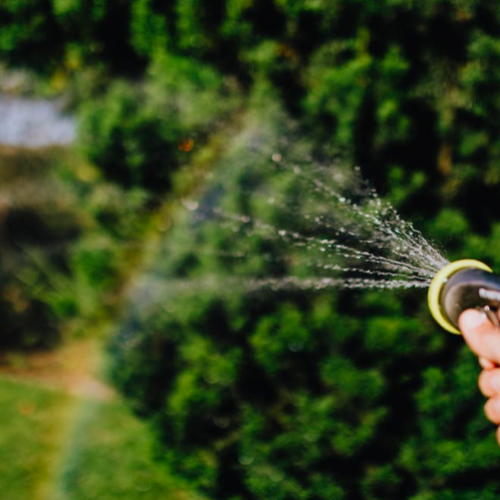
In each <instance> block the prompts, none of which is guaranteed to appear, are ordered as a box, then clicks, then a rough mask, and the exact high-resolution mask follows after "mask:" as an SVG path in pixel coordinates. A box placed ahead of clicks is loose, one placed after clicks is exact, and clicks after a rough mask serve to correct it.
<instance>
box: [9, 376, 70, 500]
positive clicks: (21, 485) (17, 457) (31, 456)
mask: <svg viewBox="0 0 500 500" xmlns="http://www.w3.org/2000/svg"><path fill="white" fill-rule="evenodd" d="M73 409H74V401H73V400H72V398H71V397H69V396H66V395H64V394H62V393H58V392H55V391H50V390H47V389H41V388H39V387H36V386H30V385H27V384H25V383H20V382H15V381H12V380H4V379H1V380H0V415H1V418H0V422H1V431H0V498H1V499H2V500H27V499H29V500H45V499H46V498H47V492H48V491H49V490H50V484H51V481H52V474H53V464H54V461H55V460H56V459H57V455H58V452H59V449H60V448H61V446H62V443H63V441H64V438H65V431H66V422H67V421H68V419H69V418H70V415H71V413H72V410H73Z"/></svg>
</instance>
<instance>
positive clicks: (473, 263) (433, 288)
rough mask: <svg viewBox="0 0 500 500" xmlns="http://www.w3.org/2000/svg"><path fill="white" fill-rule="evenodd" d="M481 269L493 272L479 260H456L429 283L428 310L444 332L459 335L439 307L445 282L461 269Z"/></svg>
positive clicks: (458, 331)
mask: <svg viewBox="0 0 500 500" xmlns="http://www.w3.org/2000/svg"><path fill="white" fill-rule="evenodd" d="M470 268H474V269H481V270H482V271H488V272H490V273H491V272H493V270H492V269H491V268H490V267H488V266H487V265H486V264H483V263H482V262H480V261H479V260H474V259H463V260H457V261H456V262H451V263H450V264H447V265H446V266H444V267H443V268H442V269H441V270H440V271H439V272H438V273H437V274H436V276H434V279H433V280H432V282H431V285H430V287H429V292H428V294H427V303H428V305H429V310H430V311H431V314H432V317H433V318H434V319H435V320H436V321H437V323H438V324H439V325H441V326H442V327H443V328H444V329H445V330H447V331H448V332H450V333H455V334H458V335H460V330H459V329H458V328H456V327H455V325H453V324H452V323H451V322H450V320H449V319H448V317H447V315H446V314H445V312H444V311H443V309H442V307H441V300H440V299H441V292H442V291H443V287H444V285H445V284H446V282H447V281H448V280H449V279H450V277H451V276H452V275H453V274H455V273H456V272H458V271H461V270H463V269H470Z"/></svg>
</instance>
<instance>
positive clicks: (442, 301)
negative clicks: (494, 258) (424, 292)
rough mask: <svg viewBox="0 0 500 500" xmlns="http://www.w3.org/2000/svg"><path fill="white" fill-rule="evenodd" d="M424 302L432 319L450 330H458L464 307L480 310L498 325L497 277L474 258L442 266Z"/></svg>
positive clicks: (499, 288) (499, 292)
mask: <svg viewBox="0 0 500 500" xmlns="http://www.w3.org/2000/svg"><path fill="white" fill-rule="evenodd" d="M428 304H429V309H430V311H431V314H432V316H433V317H434V319H435V320H436V321H437V322H438V323H439V324H440V325H441V326H442V327H443V328H444V329H445V330H448V331H449V332H451V333H458V334H459V333H460V331H459V329H458V318H459V317H460V315H461V314H462V312H464V311H465V310H466V309H482V310H484V311H485V312H486V314H487V315H488V317H489V318H490V320H491V321H492V322H493V323H494V324H495V325H497V326H500V324H499V321H498V317H497V315H496V310H497V309H498V308H499V307H500V276H498V275H496V274H494V273H493V271H492V270H491V269H490V268H489V267H488V266H487V265H486V264H483V263H482V262H479V261H477V260H459V261H457V262H452V263H451V264H448V265H447V266H445V267H443V269H441V270H440V271H439V272H438V273H437V274H436V276H435V277H434V279H433V280H432V283H431V286H430V287H429V294H428Z"/></svg>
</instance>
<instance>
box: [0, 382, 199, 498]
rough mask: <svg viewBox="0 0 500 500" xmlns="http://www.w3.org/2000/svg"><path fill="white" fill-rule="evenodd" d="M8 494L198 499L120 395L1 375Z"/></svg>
mask: <svg viewBox="0 0 500 500" xmlns="http://www.w3.org/2000/svg"><path fill="white" fill-rule="evenodd" d="M0 408H1V415H2V417H1V425H2V431H1V432H0V498H1V499H2V500H87V499H89V500H90V499H92V500H94V499H96V498H98V499H99V500H115V499H126V500H136V499H137V500H139V499H141V500H195V498H196V497H194V495H193V494H191V493H190V492H188V490H187V489H186V488H185V487H183V486H182V485H180V483H179V482H178V481H177V480H176V479H173V478H172V477H171V476H170V475H169V474H168V473H167V472H166V471H165V470H163V469H161V468H160V467H159V466H158V465H157V464H156V463H155V462H154V461H153V460H152V458H151V457H152V447H153V439H152V436H151V435H150V433H149V431H148V428H147V426H145V425H144V424H143V423H142V422H140V421H139V420H138V419H136V418H135V417H134V416H133V415H132V414H131V413H130V411H129V410H128V408H127V407H126V405H125V404H124V403H123V401H122V400H120V399H119V398H113V399H112V400H109V401H108V400H106V401H100V400H90V399H82V398H77V397H74V396H69V395H66V394H64V393H63V392H58V391H56V390H49V389H47V388H43V387H41V386H38V385H34V384H33V383H30V382H26V381H25V382H19V381H13V380H9V379H5V378H1V377H0Z"/></svg>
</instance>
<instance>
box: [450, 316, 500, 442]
mask: <svg viewBox="0 0 500 500" xmlns="http://www.w3.org/2000/svg"><path fill="white" fill-rule="evenodd" d="M459 326H460V330H461V331H462V334H463V337H464V339H465V341H466V342H467V344H468V346H469V347H470V348H471V350H472V351H473V352H474V353H475V354H476V355H477V356H478V357H479V364H480V365H481V367H482V368H483V371H482V372H481V375H480V376H479V389H480V390H481V392H482V393H483V394H484V395H485V396H486V397H487V398H488V401H487V402H486V404H485V406H484V412H485V413H486V417H487V418H488V420H491V422H493V423H494V424H496V425H497V426H498V425H500V329H499V328H497V327H496V326H494V325H493V324H492V323H491V322H490V321H489V320H488V318H487V317H486V314H484V313H482V312H480V311H476V310H474V309H470V310H468V311H465V312H464V313H462V315H461V316H460V318H459ZM496 436H497V441H498V443H499V444H500V427H499V428H498V429H497V433H496Z"/></svg>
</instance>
